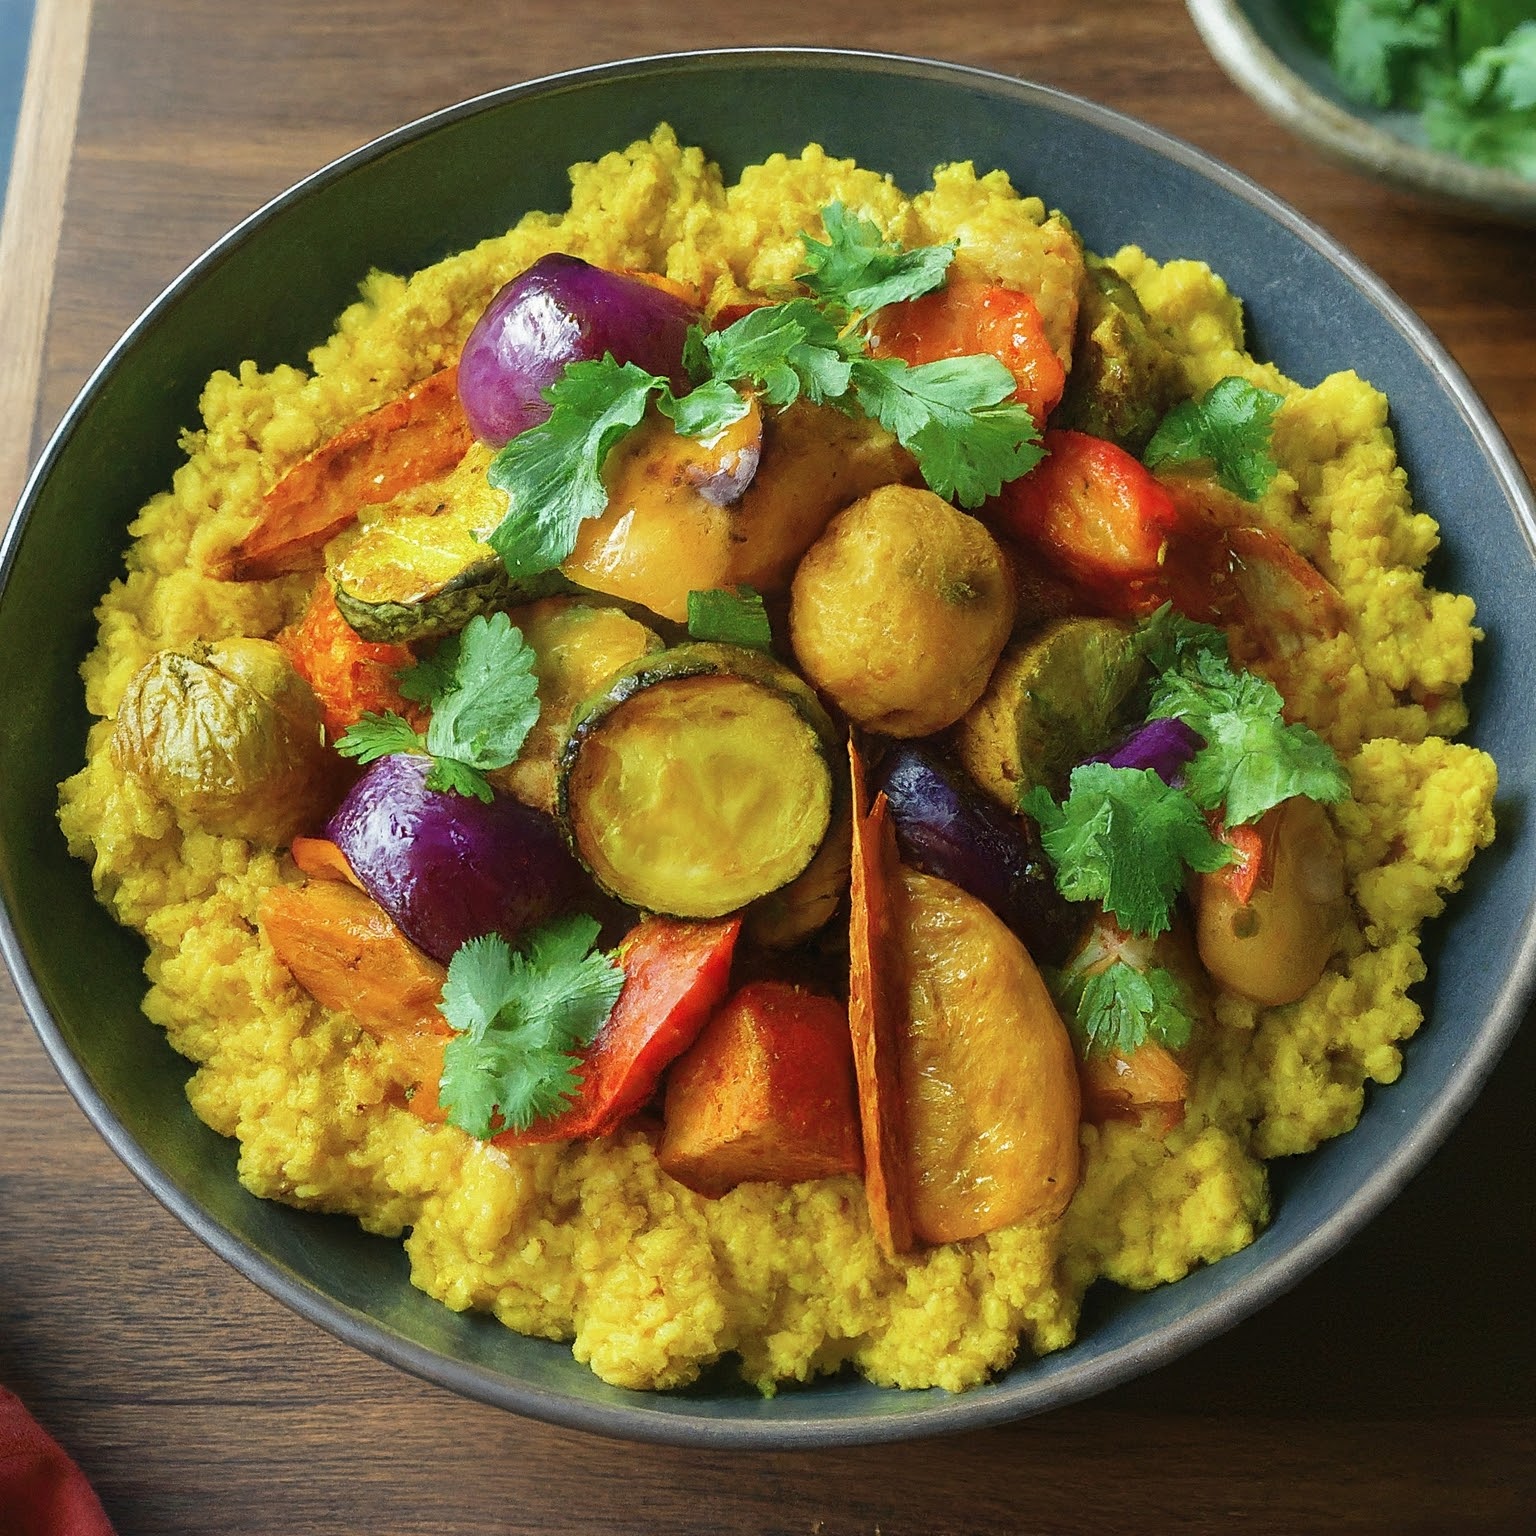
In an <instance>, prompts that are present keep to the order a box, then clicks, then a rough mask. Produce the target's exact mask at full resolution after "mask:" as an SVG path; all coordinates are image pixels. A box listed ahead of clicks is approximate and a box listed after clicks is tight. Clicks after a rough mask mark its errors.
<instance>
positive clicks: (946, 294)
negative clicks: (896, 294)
mask: <svg viewBox="0 0 1536 1536" xmlns="http://www.w3.org/2000/svg"><path fill="white" fill-rule="evenodd" d="M871 331H872V334H871V338H870V351H871V352H872V353H873V354H874V355H875V356H876V357H899V358H901V360H902V361H903V362H906V363H911V364H914V365H916V364H919V363H932V362H937V361H939V360H940V359H941V358H950V357H975V356H978V355H981V354H986V355H989V356H992V357H995V358H997V359H998V361H999V362H1001V363H1002V364H1003V366H1004V367H1005V368H1007V370H1008V371H1009V373H1011V374H1012V375H1013V376H1014V378H1015V379H1016V380H1017V381H1018V385H1019V387H1018V392H1017V393H1016V394H1015V395H1014V399H1015V400H1019V401H1022V402H1023V403H1024V404H1025V405H1027V406H1028V407H1029V413H1030V415H1031V416H1033V417H1034V418H1035V425H1036V426H1037V427H1042V428H1043V427H1044V426H1045V419H1046V417H1047V416H1049V415H1050V414H1051V412H1052V411H1053V410H1054V409H1055V408H1056V403H1057V402H1058V401H1059V400H1060V399H1061V392H1062V389H1063V387H1064V385H1065V384H1066V370H1065V369H1064V368H1063V367H1062V365H1061V359H1060V358H1058V357H1057V356H1056V353H1055V352H1054V351H1053V350H1052V347H1051V343H1050V340H1049V339H1048V338H1047V336H1046V334H1045V326H1044V323H1043V322H1042V321H1041V319H1040V310H1039V308H1038V306H1037V305H1036V304H1035V301H1034V299H1033V298H1032V297H1031V296H1030V295H1029V294H1027V293H1021V292H1020V291H1019V290H1017V289H1014V288H1004V287H1001V286H999V285H998V284H995V283H988V282H985V281H983V280H982V279H980V278H976V277H966V276H956V275H954V274H951V276H950V279H949V281H948V282H947V283H945V285H944V286H943V287H942V288H939V289H936V290H935V291H934V292H932V293H926V294H924V295H923V296H922V297H921V298H918V299H908V300H906V301H905V302H904V303H901V304H890V305H887V306H886V308H884V309H882V310H881V311H880V312H879V313H878V314H877V315H876V316H875V319H874V321H873V324H872V327H871Z"/></svg>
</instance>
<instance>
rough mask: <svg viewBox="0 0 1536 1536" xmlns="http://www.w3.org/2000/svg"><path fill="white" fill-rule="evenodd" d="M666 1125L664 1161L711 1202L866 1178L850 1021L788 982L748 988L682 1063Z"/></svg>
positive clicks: (670, 1090) (675, 1069) (670, 1087)
mask: <svg viewBox="0 0 1536 1536" xmlns="http://www.w3.org/2000/svg"><path fill="white" fill-rule="evenodd" d="M663 1118H664V1122H665V1128H664V1129H663V1131H662V1137H661V1144H660V1146H658V1147H657V1149H656V1160H657V1162H658V1163H660V1164H661V1166H662V1168H663V1169H665V1170H666V1172H667V1173H669V1174H671V1176H672V1177H673V1178H674V1179H676V1180H677V1181H678V1183H680V1184H686V1185H687V1186H688V1188H689V1189H692V1190H695V1191H697V1192H698V1193H699V1194H701V1195H707V1196H710V1197H711V1198H718V1197H719V1196H721V1195H724V1194H726V1193H727V1192H728V1191H730V1190H732V1189H734V1188H735V1187H736V1186H737V1185H738V1184H745V1183H749V1182H753V1181H758V1182H761V1181H770V1182H773V1183H777V1184H796V1183H799V1182H800V1181H801V1180H802V1179H825V1178H831V1177H833V1176H834V1175H836V1174H840V1173H852V1174H856V1173H858V1172H859V1171H860V1169H861V1167H862V1165H863V1159H862V1156H861V1154H860V1151H859V1117H858V1108H857V1105H856V1102H855V1098H854V1088H853V1051H852V1047H851V1045H850V1043H849V1037H848V1014H847V1011H846V1010H845V1009H844V1007H843V1005H842V1004H841V1003H839V1002H838V1001H836V999H834V998H830V997H825V996H823V995H821V994H819V993H816V992H808V991H806V990H805V989H804V988H802V987H797V986H793V985H791V984H790V983H788V982H783V981H757V982H751V983H749V984H748V985H747V986H745V987H743V988H741V990H740V991H738V992H736V993H735V994H734V995H733V996H732V997H730V998H729V999H728V1000H727V1002H726V1004H725V1006H724V1007H723V1008H721V1009H720V1010H719V1012H717V1013H716V1014H715V1016H714V1017H713V1018H712V1019H711V1020H710V1021H709V1023H708V1024H706V1025H705V1026H704V1030H703V1032H702V1033H701V1034H700V1035H699V1038H698V1039H697V1040H695V1041H694V1043H693V1044H692V1045H691V1046H690V1047H689V1048H688V1049H687V1051H685V1052H684V1053H683V1054H682V1055H681V1056H680V1057H679V1058H678V1059H677V1061H676V1062H675V1063H674V1064H673V1066H672V1070H671V1072H670V1073H669V1074H668V1078H667V1096H666V1105H665V1109H664V1111H663Z"/></svg>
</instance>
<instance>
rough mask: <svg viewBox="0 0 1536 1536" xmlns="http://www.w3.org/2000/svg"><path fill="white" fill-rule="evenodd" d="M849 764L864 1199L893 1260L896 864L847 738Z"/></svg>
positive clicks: (899, 1029) (853, 985)
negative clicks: (867, 802) (866, 806)
mask: <svg viewBox="0 0 1536 1536" xmlns="http://www.w3.org/2000/svg"><path fill="white" fill-rule="evenodd" d="M848 762H849V768H850V770H851V773H852V776H853V870H852V877H851V881H850V891H849V899H850V903H851V914H850V917H849V923H848V948H849V972H848V1025H849V1029H850V1031H851V1032H852V1037H853V1062H854V1069H855V1074H856V1077H857V1081H858V1090H859V1119H860V1124H861V1128H862V1132H863V1140H864V1194H865V1198H866V1200H867V1201H868V1203H869V1219H870V1224H871V1226H872V1227H873V1228H874V1232H875V1239H876V1241H877V1242H878V1243H879V1244H880V1246H881V1248H882V1249H884V1250H885V1252H886V1253H888V1254H891V1255H895V1254H898V1253H905V1252H907V1251H908V1250H909V1249H910V1248H911V1247H912V1215H911V1191H910V1188H909V1171H908V1160H907V1133H906V1117H905V1114H904V1110H903V1104H902V1090H901V1065H900V1063H901V1039H902V1035H903V1033H904V1031H905V1027H906V1026H905V1015H904V1009H905V987H906V982H905V978H904V976H903V974H902V971H901V960H900V954H899V951H898V950H897V948H896V943H895V938H894V934H893V927H892V925H893V921H894V919H893V913H892V906H893V903H894V901H895V900H897V899H899V894H900V893H899V886H898V885H897V881H898V877H899V868H900V866H899V864H898V862H897V857H896V830H895V828H894V826H893V825H892V824H891V820H890V817H889V815H888V810H889V807H888V805H887V802H886V799H885V796H884V795H880V796H878V797H877V798H876V800H875V804H874V807H873V809H871V810H870V812H869V813H868V814H867V815H866V814H865V811H864V804H865V795H866V791H865V786H864V764H863V760H862V759H861V758H860V756H859V752H858V748H857V747H856V746H855V745H854V743H853V742H852V741H851V740H850V741H849V743H848Z"/></svg>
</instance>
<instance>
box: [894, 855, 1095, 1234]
mask: <svg viewBox="0 0 1536 1536" xmlns="http://www.w3.org/2000/svg"><path fill="white" fill-rule="evenodd" d="M901 887H902V893H901V898H900V900H899V901H898V902H897V904H896V909H895V922H894V924H893V932H894V939H895V945H896V949H897V951H898V952H899V954H900V957H901V970H902V974H903V975H904V976H905V980H906V1018H905V1020H904V1021H903V1022H904V1029H903V1031H902V1035H901V1089H902V1099H903V1104H904V1113H905V1119H906V1135H907V1170H908V1172H907V1177H908V1183H909V1187H910V1189H911V1198H912V1228H913V1232H914V1234H915V1235H916V1237H917V1238H918V1239H919V1240H920V1241H922V1242H929V1243H950V1242H957V1241H959V1240H960V1239H962V1238H967V1237H978V1236H980V1235H981V1234H982V1233H984V1232H992V1231H996V1230H997V1228H999V1227H1006V1226H1010V1225H1012V1224H1013V1223H1014V1222H1016V1221H1023V1220H1025V1219H1026V1218H1030V1219H1035V1220H1048V1219H1050V1218H1053V1217H1055V1216H1058V1215H1060V1214H1061V1212H1062V1211H1064V1210H1065V1209H1066V1207H1067V1203H1068V1201H1070V1200H1071V1198H1072V1195H1073V1192H1074V1191H1075V1190H1076V1188H1077V1176H1078V1145H1077V1125H1078V1113H1079V1088H1078V1081H1077V1063H1076V1060H1075V1058H1074V1056H1073V1053H1072V1045H1071V1041H1070V1040H1069V1039H1068V1036H1067V1030H1066V1026H1065V1025H1064V1024H1063V1023H1062V1022H1061V1018H1060V1015H1058V1014H1057V1012H1056V1005H1055V1004H1054V1003H1053V1002H1052V1001H1051V996H1050V993H1049V992H1048V991H1047V990H1046V987H1045V983H1044V981H1042V980H1041V978H1040V973H1039V971H1037V970H1036V969H1035V966H1034V962H1033V961H1031V960H1030V958H1029V955H1028V953H1027V952H1026V950H1025V948H1024V946H1023V945H1022V944H1021V943H1020V942H1019V941H1018V939H1017V938H1016V937H1015V936H1014V935H1013V934H1012V933H1011V932H1010V931H1009V930H1008V929H1007V928H1006V927H1004V925H1003V923H1002V921H1001V920H1000V919H999V918H997V917H995V916H993V914H992V913H991V911H990V910H988V908H987V907H986V906H985V905H984V904H983V903H982V902H980V901H978V900H977V899H976V898H975V897H974V896H968V895H967V894H966V893H965V892H964V891H962V890H961V889H960V888H959V887H958V886H955V885H951V884H950V883H949V882H948V881H946V880H937V879H935V878H934V877H933V876H932V875H924V874H919V873H918V872H917V871H915V870H903V871H902V874H901Z"/></svg>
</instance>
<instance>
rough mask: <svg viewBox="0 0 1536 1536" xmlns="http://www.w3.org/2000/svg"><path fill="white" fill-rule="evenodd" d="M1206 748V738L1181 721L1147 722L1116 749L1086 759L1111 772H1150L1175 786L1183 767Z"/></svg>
mask: <svg viewBox="0 0 1536 1536" xmlns="http://www.w3.org/2000/svg"><path fill="white" fill-rule="evenodd" d="M1204 745H1205V738H1204V737H1203V736H1202V735H1201V734H1200V733H1199V732H1198V731H1196V730H1194V729H1193V728H1192V727H1190V726H1188V725H1186V724H1185V723H1184V721H1182V720H1174V719H1171V718H1169V719H1161V720H1148V721H1147V722H1146V724H1145V725H1138V726H1137V727H1136V729H1135V730H1133V731H1132V732H1131V733H1130V735H1129V736H1127V737H1126V738H1125V740H1124V741H1122V742H1121V743H1120V745H1119V746H1118V747H1115V748H1114V749H1113V750H1112V751H1109V752H1101V753H1099V755H1098V756H1097V757H1090V758H1085V759H1084V761H1085V762H1089V763H1108V764H1109V766H1110V767H1111V768H1151V769H1152V770H1153V771H1154V772H1155V773H1156V774H1157V776H1158V778H1160V779H1161V780H1162V781H1163V783H1165V784H1177V783H1178V782H1179V780H1180V779H1181V778H1182V777H1183V774H1184V766H1185V764H1186V763H1188V762H1189V760H1190V758H1192V757H1193V756H1194V755H1195V753H1197V752H1198V751H1199V750H1200V749H1201V747H1203V746H1204Z"/></svg>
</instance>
